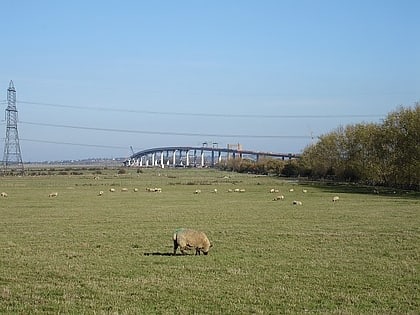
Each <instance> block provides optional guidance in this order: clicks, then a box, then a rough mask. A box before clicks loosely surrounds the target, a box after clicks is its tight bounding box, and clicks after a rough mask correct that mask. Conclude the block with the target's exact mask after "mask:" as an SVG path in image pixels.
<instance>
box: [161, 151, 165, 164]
mask: <svg viewBox="0 0 420 315" xmlns="http://www.w3.org/2000/svg"><path fill="white" fill-rule="evenodd" d="M160 167H161V168H164V167H165V164H164V163H163V151H162V152H160Z"/></svg>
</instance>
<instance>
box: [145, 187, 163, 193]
mask: <svg viewBox="0 0 420 315" xmlns="http://www.w3.org/2000/svg"><path fill="white" fill-rule="evenodd" d="M146 191H147V192H162V188H157V187H155V188H149V187H148V188H146Z"/></svg>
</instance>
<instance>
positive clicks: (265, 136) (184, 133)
mask: <svg viewBox="0 0 420 315" xmlns="http://www.w3.org/2000/svg"><path fill="white" fill-rule="evenodd" d="M20 123H21V124H26V125H34V126H44V127H55V128H69V129H79V130H94V131H106V132H119V133H134V134H148V135H165V136H187V137H218V138H260V139H262V138H266V139H280V138H284V139H285V138H290V139H310V138H311V136H309V135H308V136H299V135H249V134H209V133H189V132H171V131H146V130H128V129H115V128H98V127H85V126H74V125H59V124H48V123H37V122H29V121H21V122H20Z"/></svg>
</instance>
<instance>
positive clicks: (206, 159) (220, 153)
mask: <svg viewBox="0 0 420 315" xmlns="http://www.w3.org/2000/svg"><path fill="white" fill-rule="evenodd" d="M235 158H240V159H243V158H248V159H251V160H255V161H258V160H260V159H261V158H275V159H281V160H291V159H297V158H300V155H299V154H295V153H273V152H261V151H252V150H238V149H231V148H218V147H206V146H203V147H194V146H191V147H188V146H171V147H158V148H151V149H146V150H142V151H139V152H136V153H133V155H131V156H130V157H129V158H128V159H127V160H126V161H125V162H124V165H126V166H138V167H151V166H153V167H162V168H163V167H166V166H167V167H177V166H185V167H206V166H210V167H213V166H215V165H216V164H217V163H220V162H221V161H222V160H229V159H235Z"/></svg>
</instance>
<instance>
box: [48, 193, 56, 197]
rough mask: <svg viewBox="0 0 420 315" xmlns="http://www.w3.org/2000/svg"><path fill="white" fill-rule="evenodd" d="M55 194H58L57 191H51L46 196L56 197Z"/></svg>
mask: <svg viewBox="0 0 420 315" xmlns="http://www.w3.org/2000/svg"><path fill="white" fill-rule="evenodd" d="M57 196H58V192H53V193H50V194H49V195H48V197H57Z"/></svg>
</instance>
